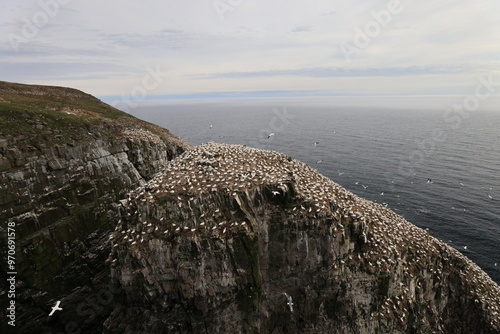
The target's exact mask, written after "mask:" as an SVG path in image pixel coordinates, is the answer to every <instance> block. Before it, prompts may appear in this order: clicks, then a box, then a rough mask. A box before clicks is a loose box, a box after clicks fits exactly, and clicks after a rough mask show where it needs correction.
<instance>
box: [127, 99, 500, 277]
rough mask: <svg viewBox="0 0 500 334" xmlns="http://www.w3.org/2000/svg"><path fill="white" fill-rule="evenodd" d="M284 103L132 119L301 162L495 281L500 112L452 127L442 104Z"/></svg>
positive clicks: (208, 107) (150, 111) (184, 106)
mask: <svg viewBox="0 0 500 334" xmlns="http://www.w3.org/2000/svg"><path fill="white" fill-rule="evenodd" d="M285 102H286V103H284V101H278V100H275V101H272V100H261V101H243V100H241V101H224V102H221V101H217V102H213V101H212V102H204V103H180V102H169V103H166V104H164V105H158V106H149V107H146V106H145V107H141V108H137V109H135V110H130V111H129V112H130V113H132V114H133V115H135V116H137V117H139V118H141V119H144V120H147V121H150V122H152V123H156V124H158V125H160V126H163V127H165V128H167V129H169V130H170V131H171V132H172V133H174V134H176V135H178V136H180V137H182V138H184V139H186V140H187V141H188V142H190V143H192V144H194V145H199V144H201V143H205V142H208V141H215V142H223V143H231V144H246V145H250V146H256V147H259V148H264V149H271V150H277V151H280V152H283V153H286V154H288V155H290V156H292V157H293V158H295V159H298V160H301V161H304V162H306V163H308V164H310V165H311V166H313V167H314V168H316V169H317V170H318V171H319V172H320V173H322V174H324V175H325V176H327V177H329V178H331V179H332V180H333V181H335V182H337V183H339V184H340V185H342V186H344V187H345V188H347V189H348V190H350V191H352V192H354V193H355V194H357V195H359V196H361V197H364V198H367V199H369V200H372V201H375V202H378V203H386V204H387V205H388V206H389V207H390V208H391V209H393V210H394V211H396V212H397V213H398V214H400V215H402V216H403V217H405V218H406V219H407V220H409V221H410V222H412V223H413V224H415V225H417V226H419V227H422V228H428V229H429V230H430V231H431V232H432V233H433V234H434V236H435V237H437V238H438V239H441V240H443V241H444V242H446V243H448V244H449V245H451V246H453V247H455V248H457V249H458V250H459V251H460V252H462V253H463V254H465V255H466V256H467V257H469V258H470V259H471V260H472V261H474V262H475V263H477V264H478V265H479V266H480V267H481V268H482V269H483V270H485V271H486V272H487V273H488V274H489V275H490V276H491V277H492V278H493V279H494V280H495V281H496V282H497V283H498V282H500V244H499V237H500V145H499V144H500V131H499V129H500V108H499V110H497V111H494V110H493V111H491V110H490V111H474V112H472V113H471V114H470V117H468V118H466V119H460V123H459V122H458V121H453V122H452V119H450V118H445V109H443V108H442V107H439V108H438V107H436V108H432V107H430V108H426V109H421V110H420V109H418V108H417V109H415V108H413V109H412V108H398V107H397V106H395V107H392V108H375V107H370V106H369V105H368V106H366V105H365V106H362V107H360V106H357V107H355V106H341V105H338V104H337V103H336V101H335V100H322V101H321V102H318V101H316V100H313V99H311V100H297V101H293V100H288V101H285ZM211 125H212V126H211ZM271 133H274V135H273V136H271V137H270V138H268V135H269V134H271ZM315 142H318V144H316V145H315V146H314V143H315ZM428 179H431V181H432V183H429V182H428ZM490 196H491V198H490ZM464 246H467V249H464ZM495 263H498V266H496V265H495Z"/></svg>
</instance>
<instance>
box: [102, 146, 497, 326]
mask: <svg viewBox="0 0 500 334" xmlns="http://www.w3.org/2000/svg"><path fill="white" fill-rule="evenodd" d="M120 210H121V211H120V212H121V213H120V217H118V218H117V219H119V221H118V222H117V228H116V230H115V232H114V233H113V235H112V236H111V242H112V244H113V247H112V253H111V256H110V258H109V260H110V263H111V267H112V276H113V277H114V278H115V279H116V280H117V281H118V282H119V283H120V285H121V287H122V288H123V290H124V293H125V299H124V300H123V303H122V305H120V306H118V307H116V308H115V310H114V312H113V313H112V315H111V316H110V317H109V318H108V319H107V321H106V323H105V328H106V332H108V333H123V332H125V333H298V332H302V333H367V334H368V333H464V334H465V333H499V328H500V317H499V311H500V289H499V287H498V285H496V284H495V283H494V282H493V281H492V280H491V279H490V278H489V277H488V276H487V275H486V274H485V273H484V272H483V271H481V270H480V268H479V267H477V266H476V265H475V264H473V263H472V262H470V261H469V260H468V259H467V258H465V257H464V256H463V255H461V254H460V253H459V252H457V251H456V250H454V249H453V248H451V247H449V246H447V245H446V244H444V243H442V242H440V241H438V240H437V239H435V238H433V237H432V236H431V235H429V234H428V233H427V232H426V231H424V230H422V229H419V228H417V227H415V226H414V225H412V224H410V223H408V222H407V221H406V220H404V219H403V218H402V217H400V216H398V215H396V214H395V213H394V212H392V211H390V210H388V209H386V208H384V207H383V206H381V205H378V204H374V203H372V202H369V201H366V200H363V199H361V198H358V197H356V196H355V195H353V194H351V193H349V192H348V191H346V190H345V189H343V188H341V187H340V186H338V185H336V184H335V183H333V182H332V181H330V180H328V179H326V178H325V177H323V176H321V175H319V174H318V173H317V172H315V171H314V170H312V169H311V168H310V167H308V166H306V165H304V164H302V163H300V162H297V161H295V160H293V159H291V158H289V157H287V156H284V155H282V154H279V153H275V152H269V151H261V150H256V149H250V148H247V147H242V146H231V145H217V144H208V145H203V146H201V147H198V148H196V149H195V150H192V151H189V152H186V153H185V154H183V155H182V156H180V157H179V158H177V159H175V160H174V161H172V162H171V163H169V164H168V165H167V167H166V169H165V170H164V171H163V172H162V173H161V174H159V175H157V176H156V177H155V178H154V179H152V180H151V181H150V182H149V183H148V184H146V185H145V186H143V187H141V188H139V189H137V190H136V191H134V192H132V193H131V194H130V195H129V199H127V200H124V201H122V203H121V209H120Z"/></svg>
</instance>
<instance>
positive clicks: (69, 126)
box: [0, 81, 178, 141]
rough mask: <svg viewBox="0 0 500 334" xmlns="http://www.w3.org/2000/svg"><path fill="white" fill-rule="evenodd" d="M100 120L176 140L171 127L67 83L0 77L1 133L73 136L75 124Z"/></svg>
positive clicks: (82, 124) (83, 125)
mask: <svg viewBox="0 0 500 334" xmlns="http://www.w3.org/2000/svg"><path fill="white" fill-rule="evenodd" d="M101 123H116V124H122V125H126V124H130V125H132V124H135V125H139V126H141V127H144V128H147V129H148V130H150V131H152V132H153V133H156V134H158V135H160V136H161V137H163V138H166V139H173V140H174V141H177V140H178V138H177V137H175V136H173V135H172V134H171V133H170V132H169V131H168V130H166V129H163V128H161V127H158V126H156V125H153V124H151V123H147V122H144V121H142V120H139V119H137V118H135V117H133V116H131V115H129V114H127V113H124V112H122V111H120V110H118V109H116V108H113V107H111V106H110V105H108V104H106V103H104V102H102V101H100V100H99V99H97V98H95V97H93V96H92V95H89V94H86V93H83V92H81V91H79V90H76V89H72V88H64V87H52V86H38V85H24V84H17V83H10V82H4V81H0V135H13V136H32V135H34V136H38V135H40V133H41V132H43V130H42V131H40V129H51V130H52V131H53V130H59V131H57V132H58V133H59V136H60V137H61V138H65V137H68V136H71V132H72V130H74V129H75V128H81V127H89V126H92V125H95V124H101Z"/></svg>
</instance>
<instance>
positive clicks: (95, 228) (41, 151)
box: [0, 82, 191, 333]
mask: <svg viewBox="0 0 500 334" xmlns="http://www.w3.org/2000/svg"><path fill="white" fill-rule="evenodd" d="M190 147H191V146H190V145H189V144H187V143H186V142H185V141H183V140H181V139H180V138H178V137H176V136H174V135H172V134H171V133H170V132H169V131H168V130H166V129H163V128H160V127H158V126H155V125H153V124H150V123H147V122H144V121H141V120H139V119H137V118H134V117H132V116H130V115H128V114H126V113H123V112H121V111H119V110H117V109H115V108H113V107H111V106H109V105H107V104H105V103H103V102H101V101H100V100H98V99H97V98H95V97H93V96H91V95H88V94H85V93H83V92H81V91H78V90H75V89H70V88H62V87H48V86H35V85H22V84H15V83H8V82H0V221H1V222H2V225H1V227H0V234H1V238H0V245H1V249H2V250H5V251H2V258H3V261H4V262H3V263H4V264H6V263H7V258H6V257H7V251H6V249H7V245H6V244H7V224H8V225H9V227H13V230H14V231H15V238H14V240H15V246H16V254H15V265H14V269H15V270H7V268H6V266H4V265H2V267H1V268H2V269H1V272H0V273H1V278H2V281H4V282H5V280H6V276H7V274H6V273H7V272H11V271H16V272H17V275H16V281H15V287H16V289H15V298H14V299H12V298H9V300H14V301H15V306H16V310H15V314H16V319H15V320H16V321H15V323H16V327H15V328H13V327H12V326H8V325H7V323H6V321H1V322H0V324H1V330H0V332H2V333H11V332H19V333H34V332H37V333H43V332H50V331H52V332H54V333H55V332H68V328H65V325H68V324H70V327H72V328H76V329H80V330H81V331H82V330H83V332H98V331H101V330H102V322H103V320H104V319H105V318H106V317H107V316H108V315H109V311H110V307H111V306H112V302H111V301H109V300H106V302H103V300H100V299H99V298H98V297H96V296H97V295H98V292H99V291H100V290H101V289H103V288H104V289H107V286H108V284H109V280H110V279H109V267H107V266H106V265H105V263H104V261H105V260H106V257H107V256H108V254H109V251H110V248H109V244H108V243H107V242H106V241H107V240H108V236H109V233H110V232H111V231H112V230H113V229H114V228H115V225H114V224H113V223H112V222H113V219H111V217H112V216H113V215H114V214H115V212H116V203H117V202H118V201H119V200H120V199H123V198H125V196H126V194H127V193H128V192H129V191H131V190H132V189H135V188H136V187H138V186H140V185H142V184H144V183H145V182H146V181H147V180H149V179H150V178H151V177H152V176H153V175H154V174H155V173H157V172H158V171H159V170H160V168H161V167H162V166H163V165H165V164H166V163H167V161H169V160H171V159H172V158H174V157H176V156H178V155H179V154H181V153H182V152H184V151H185V150H186V149H189V148H190ZM10 231H12V230H10ZM9 277H10V275H9ZM6 292H7V291H6V289H5V284H2V285H1V290H0V295H2V309H3V312H2V317H4V319H7V320H8V318H6V315H7V314H6V313H8V311H6V305H5V303H6V302H8V298H4V297H7V293H6ZM58 299H61V300H62V308H63V309H64V310H65V312H64V313H62V314H57V315H55V316H54V318H55V317H57V318H58V319H56V320H54V319H53V318H52V317H50V318H49V317H48V314H49V312H50V310H51V307H52V306H53V305H54V304H55V301H56V300H58ZM3 306H5V308H4V307H3ZM89 309H90V310H91V311H89ZM4 313H5V314H4ZM61 324H62V325H61ZM13 330H14V331H13Z"/></svg>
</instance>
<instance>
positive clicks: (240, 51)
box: [0, 0, 500, 103]
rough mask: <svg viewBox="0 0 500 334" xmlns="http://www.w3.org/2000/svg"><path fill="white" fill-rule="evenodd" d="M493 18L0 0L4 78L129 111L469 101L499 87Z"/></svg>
mask: <svg viewBox="0 0 500 334" xmlns="http://www.w3.org/2000/svg"><path fill="white" fill-rule="evenodd" d="M499 14H500V1H498V0H477V1H470V0H440V1H431V0H419V1H412V0H389V1H386V0H383V1H379V0H372V1H359V0H350V1H334V0H325V1H323V0H308V1H306V0H302V1H299V0H286V1H285V0H266V1H258V0H253V1H250V0H156V1H153V0H143V1H130V0H120V1H118V0H106V1H96V0H86V1H78V0H39V1H33V0H25V1H18V0H2V1H1V4H0V38H1V39H2V42H1V43H0V80H3V81H11V82H20V83H29V84H43V85H56V86H66V87H73V88H77V89H80V90H83V91H85V92H87V93H90V94H93V95H95V96H97V97H99V98H101V99H103V100H105V101H113V100H115V101H116V100H117V99H122V100H124V101H125V100H128V101H129V102H130V103H134V102H136V101H140V100H154V99H183V98H187V99H189V98H209V97H245V98H249V97H250V98H251V97H272V96H280V97H283V96H285V97H286V96H359V95H370V96H377V95H384V96H385V95H465V94H471V93H473V92H474V89H475V87H477V85H478V84H479V83H480V82H481V78H483V79H484V78H489V80H490V81H492V82H500V15H499ZM495 87H496V89H495V91H494V94H496V95H498V94H499V93H500V85H497V86H495Z"/></svg>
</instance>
